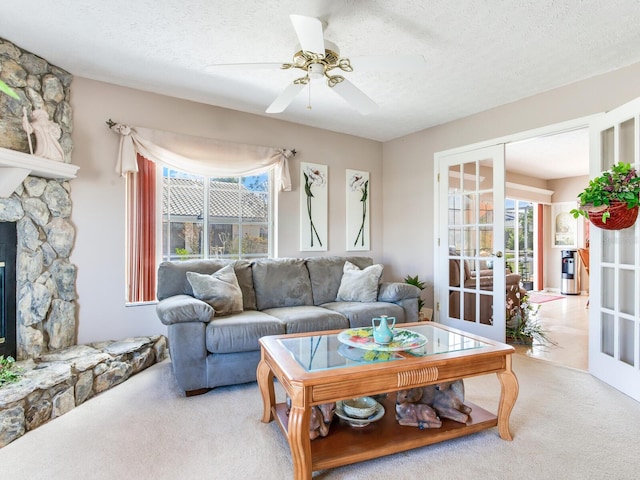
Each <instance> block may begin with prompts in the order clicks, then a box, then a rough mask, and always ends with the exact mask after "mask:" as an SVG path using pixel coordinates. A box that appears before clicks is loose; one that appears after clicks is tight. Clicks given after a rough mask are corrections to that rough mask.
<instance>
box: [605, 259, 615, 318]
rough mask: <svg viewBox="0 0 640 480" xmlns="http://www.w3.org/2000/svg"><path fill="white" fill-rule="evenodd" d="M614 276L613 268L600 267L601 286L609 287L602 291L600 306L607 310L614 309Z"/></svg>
mask: <svg viewBox="0 0 640 480" xmlns="http://www.w3.org/2000/svg"><path fill="white" fill-rule="evenodd" d="M614 282H615V275H614V270H613V268H610V267H602V285H608V286H609V287H607V288H603V289H602V306H603V307H604V308H608V309H609V310H613V309H614V306H615V305H614V300H615V295H614V287H613V286H614V285H615V283H614Z"/></svg>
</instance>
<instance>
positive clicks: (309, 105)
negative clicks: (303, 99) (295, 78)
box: [307, 82, 311, 110]
mask: <svg viewBox="0 0 640 480" xmlns="http://www.w3.org/2000/svg"><path fill="white" fill-rule="evenodd" d="M307 110H311V82H309V101H308V103H307Z"/></svg>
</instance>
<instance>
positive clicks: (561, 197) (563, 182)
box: [544, 175, 589, 291]
mask: <svg viewBox="0 0 640 480" xmlns="http://www.w3.org/2000/svg"><path fill="white" fill-rule="evenodd" d="M588 183H589V176H588V175H583V176H576V177H572V178H559V179H556V180H549V183H548V185H549V190H553V191H554V194H553V197H552V202H553V203H563V202H574V203H575V202H576V199H577V197H578V194H579V193H580V192H582V190H583V189H584V187H585V186H586V185H587V184H588ZM545 214H547V215H546V218H547V221H546V222H545V226H544V228H545V230H547V231H549V232H552V231H553V228H552V225H551V223H552V221H553V219H552V218H551V207H546V209H545ZM576 222H577V226H578V230H577V232H578V245H577V247H584V245H585V223H586V228H589V222H588V221H586V220H585V218H584V217H579V218H578V219H577V220H576ZM545 245H549V246H551V245H553V238H552V237H551V235H550V236H549V243H546V242H545ZM562 250H567V249H562V248H549V249H548V250H547V255H545V265H544V271H545V282H544V286H545V288H547V289H550V290H557V291H560V289H561V281H562V260H561V252H562ZM571 250H573V249H571ZM576 261H577V262H579V259H578V256H577V255H576ZM578 275H579V280H580V290H581V291H587V290H588V289H589V276H588V275H587V272H586V271H585V270H584V267H583V266H582V264H580V272H579V274H578Z"/></svg>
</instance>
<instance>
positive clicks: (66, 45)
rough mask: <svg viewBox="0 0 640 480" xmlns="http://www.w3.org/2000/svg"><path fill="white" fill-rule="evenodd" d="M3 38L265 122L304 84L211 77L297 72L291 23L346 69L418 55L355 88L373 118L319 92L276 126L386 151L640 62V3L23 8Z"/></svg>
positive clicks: (201, 0) (64, 1)
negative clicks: (316, 35)
mask: <svg viewBox="0 0 640 480" xmlns="http://www.w3.org/2000/svg"><path fill="white" fill-rule="evenodd" d="M13 5H14V6H15V8H12V9H11V11H10V12H6V11H3V14H2V16H1V17H0V36H2V37H3V38H6V39H8V40H10V41H12V42H14V43H15V44H17V45H18V46H20V47H22V48H24V49H26V50H29V51H31V52H33V53H35V54H37V55H40V56H42V57H44V58H46V59H47V60H48V61H50V62H51V63H53V64H56V65H58V66H60V67H62V68H64V69H66V70H68V71H69V72H71V73H72V74H74V75H76V76H82V77H86V78H91V79H96V80H101V81H105V82H110V83H115V84H118V85H123V86H128V87H133V88H139V89H142V90H148V91H152V92H158V93H163V94H168V95H173V96H176V97H181V98H186V99H190V100H194V101H198V102H204V103H209V104H212V105H218V106H222V107H226V108H232V109H236V110H240V111H245V112H250V113H254V114H258V115H267V114H266V113H264V111H265V109H266V107H267V106H268V105H269V104H270V103H271V102H272V100H273V99H274V98H275V97H276V96H277V95H278V94H279V93H280V92H281V91H282V90H283V89H284V88H285V87H286V85H287V84H288V82H290V81H291V80H292V79H293V78H296V77H297V76H300V75H296V74H295V73H293V72H291V71H279V70H275V71H268V70H259V69H256V70H252V69H249V70H242V71H233V72H223V71H219V72H218V71H216V72H215V73H208V72H207V71H206V67H207V66H209V65H212V64H219V63H238V62H289V61H290V60H291V57H292V55H293V53H294V52H295V48H296V43H297V38H296V35H295V31H294V29H293V27H292V24H291V21H290V20H289V15H290V14H292V13H296V14H301V15H308V16H314V17H317V18H320V19H321V20H323V21H324V22H326V24H327V26H326V29H325V38H326V39H328V40H331V41H333V42H334V43H336V44H338V46H339V47H340V50H341V54H342V56H345V57H351V56H353V57H355V56H366V55H389V54H421V55H423V56H424V58H425V60H426V65H427V68H426V69H425V70H423V71H419V72H415V71H413V72H402V71H390V72H384V73H380V72H377V73H372V72H368V73H364V72H358V71H354V72H353V73H351V74H346V76H348V78H349V80H351V82H352V83H353V84H355V85H356V86H358V87H359V88H360V89H361V90H362V91H364V92H365V93H366V94H367V95H369V96H370V97H371V98H372V99H373V100H374V101H375V102H376V103H378V104H379V106H380V108H379V109H378V110H377V111H375V112H374V113H372V114H369V115H366V116H363V115H360V114H359V113H357V112H356V111H355V110H353V109H352V108H351V107H350V106H349V105H347V104H346V103H345V101H344V100H343V99H342V98H341V97H339V96H338V95H336V94H335V93H334V92H332V91H330V89H329V88H328V87H327V86H326V85H325V84H324V83H317V82H312V87H311V97H310V98H311V105H312V107H313V108H312V109H311V110H309V109H307V103H308V101H309V94H308V92H307V91H306V90H305V91H303V92H302V93H301V94H300V95H299V96H298V97H297V98H296V100H294V102H293V104H292V105H291V106H290V107H289V108H288V109H287V110H285V112H283V113H281V114H276V115H269V116H272V117H274V118H280V119H283V120H287V121H291V122H296V123H300V124H304V125H310V126H315V127H320V128H325V129H328V130H332V131H337V132H343V133H348V134H352V135H357V136H361V137H365V138H370V139H374V140H379V141H387V140H390V139H393V138H397V137H400V136H403V135H406V134H409V133H412V132H416V131H419V130H422V129H425V128H428V127H431V126H434V125H438V124H441V123H444V122H448V121H452V120H455V119H457V118H461V117H464V116H467V115H470V114H473V113H477V112H480V111H483V110H486V109H489V108H492V107H495V106H497V105H501V104H505V103H509V102H513V101H515V100H518V99H520V98H523V97H527V96H530V95H533V94H536V93H539V92H542V91H545V90H549V89H552V88H555V87H558V86H561V85H565V84H568V83H572V82H575V81H578V80H581V79H584V78H588V77H591V76H594V75H597V74H601V73H605V72H608V71H611V70H615V69H617V68H620V67H623V66H626V65H630V64H633V63H636V62H639V61H640V28H638V25H640V3H639V2H638V0H603V1H599V0H592V1H583V0H557V1H553V0H537V1H522V0H485V1H481V0H456V1H451V0H434V1H426V0H412V1H409V0H395V1H382V0H380V1H375V0H369V1H366V0H343V1H328V0H323V1H318V0H315V1H313V0H288V1H284V0H283V1H265V0H245V1H242V2H232V1H226V2H223V1H212V0H153V1H152V0H135V1H131V0H109V1H102V2H99V1H89V0H57V1H55V2H52V1H51V0H21V1H20V2H14V3H13Z"/></svg>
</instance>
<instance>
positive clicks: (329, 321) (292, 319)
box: [264, 305, 349, 333]
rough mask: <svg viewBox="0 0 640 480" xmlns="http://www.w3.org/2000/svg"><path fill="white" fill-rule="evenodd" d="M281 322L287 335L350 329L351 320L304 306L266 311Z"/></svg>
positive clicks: (320, 309) (325, 310)
mask: <svg viewBox="0 0 640 480" xmlns="http://www.w3.org/2000/svg"><path fill="white" fill-rule="evenodd" d="M264 313H268V314H269V315H272V316H274V317H276V318H277V319H278V320H280V321H281V322H282V323H283V324H284V325H285V329H286V331H287V333H303V332H317V331H322V330H338V329H346V328H349V320H347V317H345V316H344V315H342V314H340V313H338V312H335V311H332V310H327V309H326V308H322V307H316V306H315V305H302V306H298V307H281V308H269V309H267V310H264Z"/></svg>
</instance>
